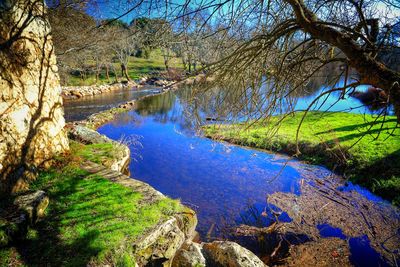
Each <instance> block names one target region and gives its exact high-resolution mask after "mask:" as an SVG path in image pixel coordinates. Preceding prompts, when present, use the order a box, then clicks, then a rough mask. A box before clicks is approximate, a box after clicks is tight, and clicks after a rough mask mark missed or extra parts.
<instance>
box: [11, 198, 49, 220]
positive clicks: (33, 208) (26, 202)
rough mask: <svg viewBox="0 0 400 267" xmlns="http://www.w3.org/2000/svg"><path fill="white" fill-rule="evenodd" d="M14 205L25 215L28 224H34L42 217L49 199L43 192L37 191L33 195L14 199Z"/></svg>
mask: <svg viewBox="0 0 400 267" xmlns="http://www.w3.org/2000/svg"><path fill="white" fill-rule="evenodd" d="M14 205H16V206H17V207H18V208H19V209H20V210H21V211H23V212H24V213H26V215H27V216H28V220H29V222H30V224H35V223H36V222H37V221H38V220H39V219H41V218H42V217H43V216H44V211H45V210H46V208H47V206H48V205H49V198H48V197H47V196H46V193H45V192H44V191H42V190H39V191H36V192H34V193H30V194H25V195H22V196H18V197H16V198H15V200H14Z"/></svg>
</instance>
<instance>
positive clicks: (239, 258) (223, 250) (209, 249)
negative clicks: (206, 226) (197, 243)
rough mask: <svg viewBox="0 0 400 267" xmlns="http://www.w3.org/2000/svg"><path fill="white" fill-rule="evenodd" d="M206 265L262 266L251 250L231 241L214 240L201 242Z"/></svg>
mask: <svg viewBox="0 0 400 267" xmlns="http://www.w3.org/2000/svg"><path fill="white" fill-rule="evenodd" d="M203 254H204V256H205V258H206V262H207V266H227V267H264V266H266V265H265V264H264V263H263V262H262V261H261V260H260V259H259V258H258V257H257V256H256V255H254V253H253V252H251V251H250V250H248V249H246V248H244V247H242V246H240V245H239V244H237V243H235V242H231V241H214V242H212V243H204V244H203Z"/></svg>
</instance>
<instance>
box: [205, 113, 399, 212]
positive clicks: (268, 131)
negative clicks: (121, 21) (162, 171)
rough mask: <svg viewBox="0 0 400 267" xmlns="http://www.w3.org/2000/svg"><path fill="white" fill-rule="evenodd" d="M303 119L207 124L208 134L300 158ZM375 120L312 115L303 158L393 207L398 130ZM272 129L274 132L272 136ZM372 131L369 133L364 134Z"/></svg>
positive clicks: (305, 128)
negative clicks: (328, 169) (297, 133)
mask: <svg viewBox="0 0 400 267" xmlns="http://www.w3.org/2000/svg"><path fill="white" fill-rule="evenodd" d="M301 117H302V114H301V113H296V114H295V115H294V116H289V117H287V118H285V119H284V120H283V121H282V122H281V123H280V126H279V128H276V127H273V126H271V125H276V124H277V122H278V117H275V118H272V120H271V121H270V122H269V123H267V122H255V123H253V124H251V125H250V126H249V125H247V124H246V125H245V124H236V125H220V124H218V125H208V126H205V127H204V131H205V135H206V136H207V137H210V138H212V139H217V140H224V141H227V142H231V143H234V144H239V145H244V146H249V147H256V148H261V149H267V150H270V151H276V152H282V153H286V154H289V155H292V156H293V155H295V154H296V144H295V140H296V131H297V127H298V125H299V122H300V120H301ZM374 120H375V118H373V117H372V116H371V115H360V114H350V113H322V112H311V113H309V114H308V115H307V117H306V119H305V120H304V122H303V124H302V127H301V130H300V134H299V148H300V151H301V154H300V155H298V157H299V158H300V159H303V160H306V161H308V162H310V163H312V164H318V165H325V166H327V167H328V168H330V169H331V170H334V171H335V172H338V173H340V174H342V175H343V176H344V177H345V178H348V179H349V180H350V181H352V182H355V183H357V184H360V185H362V186H365V187H367V188H368V189H370V190H371V191H372V192H374V193H375V194H377V195H380V196H382V197H383V198H386V199H388V200H390V201H392V203H393V204H395V205H400V166H399V164H398V162H400V141H399V140H398V135H399V134H400V129H395V127H396V118H395V117H386V122H385V124H384V125H383V127H382V128H381V126H382V123H381V122H382V120H378V121H377V122H376V123H373V121H374ZM274 129H275V130H276V129H277V130H276V132H274ZM366 131H368V133H367V134H364V133H365V132H366Z"/></svg>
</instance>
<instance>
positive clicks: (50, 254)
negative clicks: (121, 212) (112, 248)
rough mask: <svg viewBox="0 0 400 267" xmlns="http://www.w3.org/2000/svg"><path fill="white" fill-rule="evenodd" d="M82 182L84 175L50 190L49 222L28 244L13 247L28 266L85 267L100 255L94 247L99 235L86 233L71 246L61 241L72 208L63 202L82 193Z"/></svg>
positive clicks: (37, 229) (39, 227) (41, 224)
mask: <svg viewBox="0 0 400 267" xmlns="http://www.w3.org/2000/svg"><path fill="white" fill-rule="evenodd" d="M82 179H83V175H76V176H74V177H71V178H66V180H65V181H64V182H63V183H61V184H59V185H56V186H54V188H51V189H50V190H49V198H50V199H51V201H50V205H49V208H48V209H49V212H48V214H47V216H46V218H45V219H44V220H42V221H40V222H38V223H37V224H36V225H35V227H34V229H31V230H30V232H31V234H28V237H27V240H25V241H23V242H18V243H16V244H14V246H15V247H16V249H17V251H18V253H19V254H20V255H21V258H22V260H23V261H24V263H25V264H26V265H27V266H44V265H46V266H86V265H87V263H88V262H89V260H90V258H92V257H93V256H96V255H97V254H98V253H99V252H100V248H96V247H93V246H92V242H93V241H94V240H95V239H96V238H97V237H98V236H99V234H100V232H99V231H97V230H92V231H88V232H85V233H83V234H82V235H81V236H79V237H78V238H74V239H69V241H68V242H66V241H65V240H62V238H61V236H62V235H63V234H65V233H62V232H61V229H62V228H63V224H64V223H65V222H64V220H62V219H61V215H62V214H63V213H65V212H66V210H67V209H68V208H69V207H68V202H65V203H63V202H62V200H63V199H65V198H66V197H67V196H68V195H71V194H74V193H75V192H77V191H78V190H79V189H78V187H77V184H78V183H79V181H80V180H82ZM110 216H111V214H110ZM76 219H79V218H76ZM86 219H88V218H86Z"/></svg>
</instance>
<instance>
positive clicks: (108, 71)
mask: <svg viewBox="0 0 400 267" xmlns="http://www.w3.org/2000/svg"><path fill="white" fill-rule="evenodd" d="M106 77H107V80H108V82H109V83H111V79H110V70H109V66H108V65H106Z"/></svg>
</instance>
